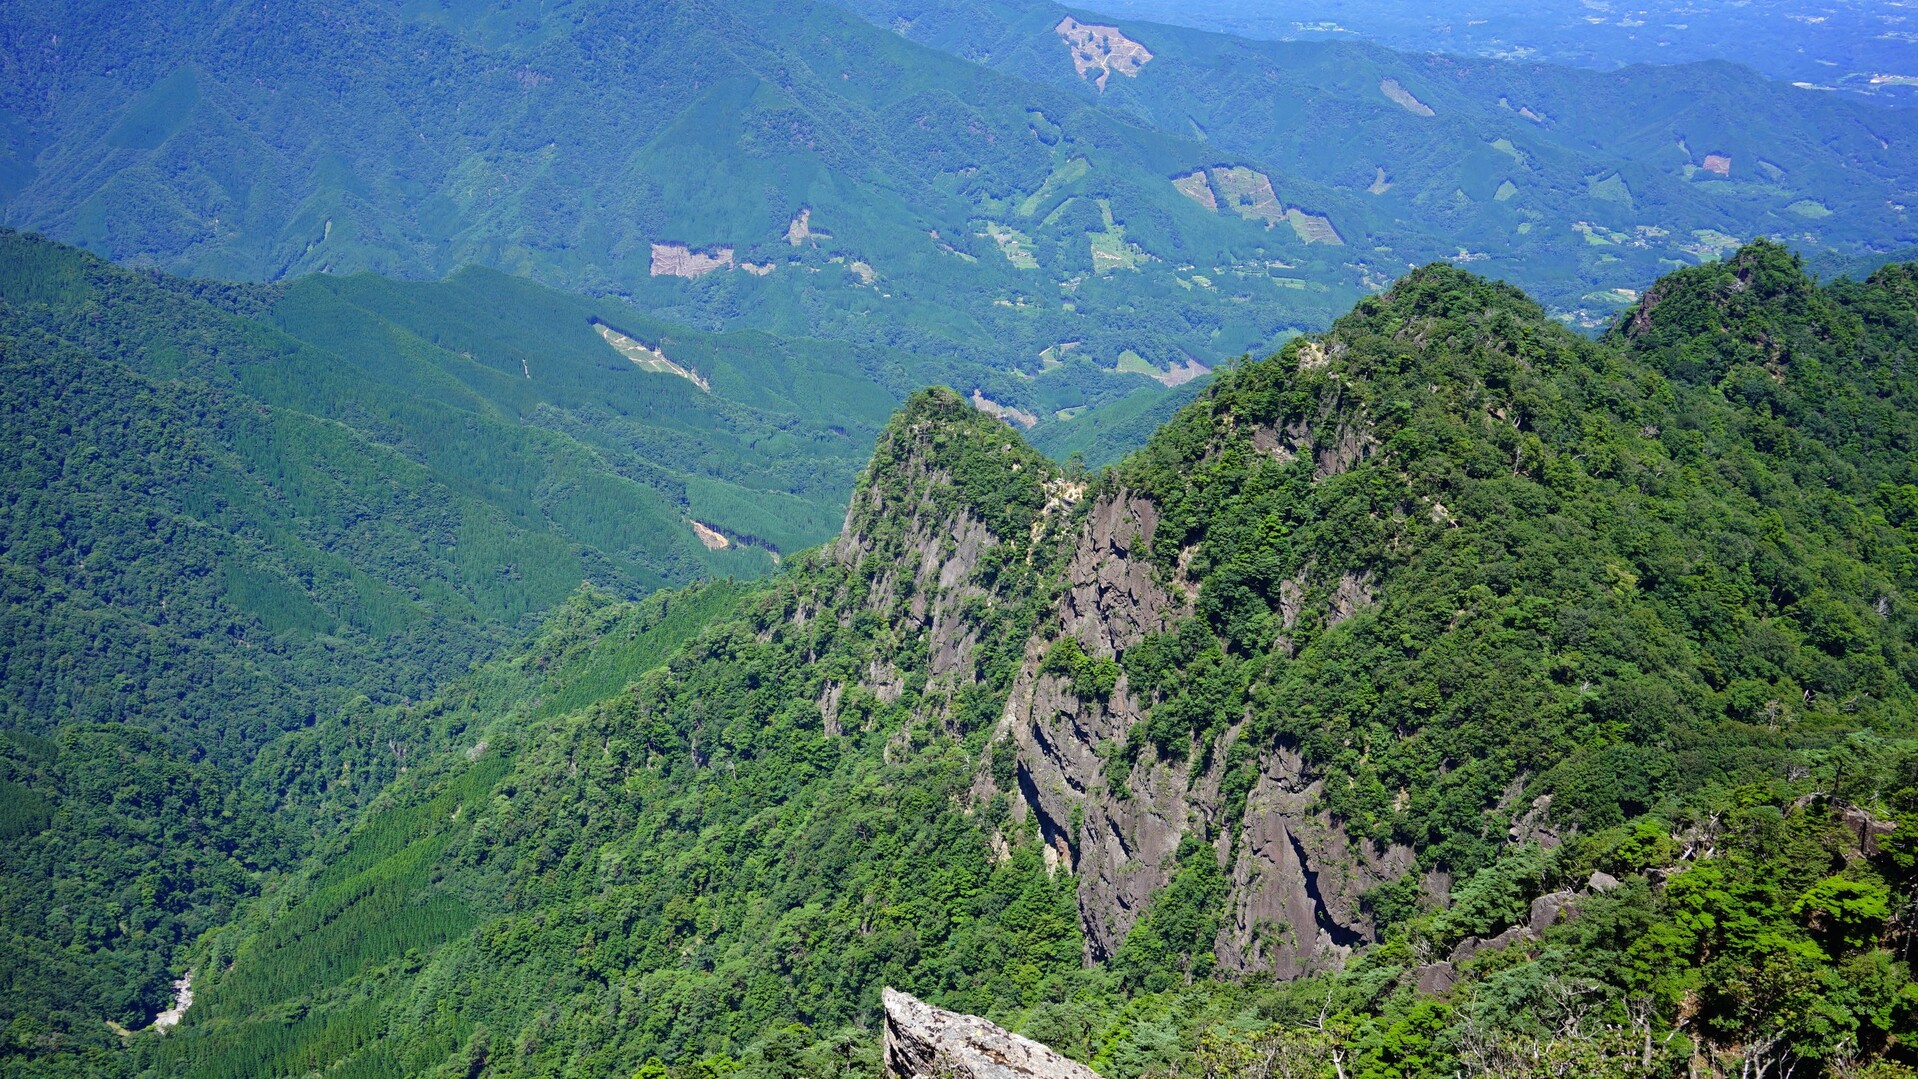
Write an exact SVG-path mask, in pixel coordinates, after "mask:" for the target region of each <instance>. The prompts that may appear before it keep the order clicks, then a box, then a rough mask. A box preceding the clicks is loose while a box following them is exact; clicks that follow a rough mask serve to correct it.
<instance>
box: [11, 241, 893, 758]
mask: <svg viewBox="0 0 1918 1079" xmlns="http://www.w3.org/2000/svg"><path fill="white" fill-rule="evenodd" d="M0 265H3V266H4V271H5V276H4V279H3V280H0V301H4V305H5V306H4V308H0V313H3V314H4V318H5V332H6V337H7V341H8V344H7V347H6V358H7V363H8V368H9V371H10V373H11V374H10V378H9V380H8V385H7V387H6V390H5V392H6V394H7V399H8V401H9V402H10V412H9V415H8V420H7V426H8V431H9V438H8V439H7V447H8V450H7V452H8V453H9V455H10V457H11V458H12V459H11V461H10V462H9V467H8V482H7V491H8V497H9V505H10V506H11V511H10V513H9V515H8V520H9V523H10V525H11V527H10V528H9V530H8V531H9V537H10V538H9V540H8V543H7V553H6V577H7V581H8V584H7V589H8V592H9V594H10V596H11V600H10V602H9V605H8V615H7V624H8V631H7V632H8V637H9V640H10V645H9V648H8V649H7V655H8V660H7V664H6V677H5V680H4V684H5V689H6V695H7V710H8V715H9V723H10V725H13V726H16V727H22V726H24V727H26V728H28V729H40V730H46V729H50V728H51V727H52V726H53V725H55V724H57V723H61V722H66V721H69V720H94V721H133V722H139V723H141V724H143V725H146V726H149V727H153V728H156V729H160V730H165V731H169V732H171V733H172V734H173V735H175V736H177V737H179V738H181V739H184V740H185V744H191V745H197V746H199V747H201V749H202V750H203V751H206V752H209V753H211V754H213V755H214V756H215V757H217V758H220V759H223V760H226V761H229V762H244V761H245V760H246V759H248V758H249V757H250V755H251V753H252V752H253V751H255V750H256V749H257V748H258V747H259V746H260V745H262V744H263V743H265V742H267V741H270V740H271V739H272V738H273V737H274V736H276V735H277V734H278V733H280V732H282V731H285V730H289V729H293V728H297V727H300V726H302V725H304V724H307V723H310V722H312V721H313V719H314V717H315V716H316V715H326V714H329V713H330V710H331V709H332V708H334V707H337V706H338V700H337V699H335V698H334V697H332V696H331V695H333V694H337V693H340V692H344V691H347V690H356V691H361V692H365V693H367V694H369V695H370V696H371V697H372V699H373V700H374V701H376V702H377V701H381V700H388V699H396V698H397V696H399V695H401V694H412V695H415V696H417V695H420V694H421V693H422V692H423V691H424V689H425V688H427V687H428V686H430V685H432V684H434V683H436V682H438V681H440V680H442V679H443V678H445V677H446V676H447V675H448V674H449V673H451V672H453V671H456V670H458V669H459V668H460V667H462V666H463V665H464V664H465V663H466V662H468V661H469V660H470V659H472V658H474V657H475V656H478V655H482V654H484V653H485V652H486V651H487V650H488V649H490V648H492V647H495V646H497V644H498V643H499V642H500V641H502V640H503V639H504V637H503V634H506V633H507V632H509V631H510V629H511V627H513V626H515V625H516V624H518V623H519V622H520V621H521V620H522V619H523V618H525V617H526V616H528V615H531V614H536V613H538V612H541V611H543V610H545V609H547V608H549V607H551V606H552V605H553V604H554V603H557V602H558V601H559V600H560V599H561V598H563V597H564V596H565V595H567V594H568V593H569V592H571V591H572V590H573V589H574V588H575V587H577V586H578V584H579V583H580V581H582V580H591V581H594V582H597V583H599V584H600V585H602V586H605V587H609V588H612V589H614V590H615V591H617V592H621V593H625V594H629V595H635V594H643V593H645V592H648V591H651V590H652V589H654V588H657V587H659V586H660V585H662V584H666V583H677V582H683V581H686V580H688V579H690V578H692V577H694V576H709V575H713V574H722V575H724V574H746V575H751V574H755V573H759V572H763V571H764V570H765V569H766V568H768V567H769V566H770V565H771V564H772V559H773V557H774V552H777V551H780V550H793V549H796V548H798V547H802V546H806V545H810V544H812V543H816V542H818V541H820V540H821V539H823V538H825V537H827V536H829V535H831V534H832V532H833V531H834V529H835V528H836V527H837V523H838V520H839V516H840V513H841V509H840V507H841V506H842V505H843V499H844V498H845V495H846V492H847V491H848V489H849V487H850V484H851V481H852V476H853V473H854V471H855V469H856V467H857V462H858V461H859V460H860V459H861V458H863V456H864V450H863V449H862V447H863V446H864V445H865V444H866V443H867V441H868V440H869V439H870V438H871V437H872V434H873V432H874V431H876V429H877V424H878V423H879V421H880V420H881V419H883V417H884V416H885V415H886V414H887V412H888V411H889V410H890V408H891V403H892V398H891V397H890V396H889V395H888V393H887V392H886V391H885V390H884V389H882V388H881V386H883V385H884V384H885V383H886V382H888V381H892V382H895V383H896V381H897V380H898V378H899V377H900V375H899V374H898V373H897V365H898V363H899V361H898V359H897V358H896V357H893V356H890V355H887V354H884V353H881V352H878V351H877V350H868V352H867V353H866V354H865V356H864V357H863V362H864V364H865V366H863V367H862V366H861V362H862V357H859V356H848V355H847V354H846V351H845V350H842V349H839V348H837V347H827V346H822V345H817V344H809V343H805V342H798V343H792V342H780V341H778V340H775V339H773V338H770V337H767V336H766V335H763V334H733V335H724V336H714V335H710V334H701V333H697V332H692V331H686V330H683V329H680V328H677V327H672V326H669V325H667V324H663V323H660V322H658V321H656V320H653V319H651V318H648V317H646V316H643V315H640V314H638V313H637V312H635V311H633V310H632V309H631V308H627V307H625V306H623V305H619V304H607V303H591V302H587V301H583V300H578V299H576V298H573V297H568V296H565V295H562V294H558V293H553V292H551V291H549V290H546V289H542V288H539V287H537V286H533V285H531V284H529V283H526V282H523V281H517V280H514V279H511V278H507V277H504V276H501V275H499V274H496V273H491V272H487V271H472V272H469V273H467V274H464V275H461V276H460V277H458V278H455V279H453V280H450V281H447V282H443V283H397V282H392V281H388V280H385V279H381V278H377V277H372V276H370V275H362V276H357V277H349V278H324V279H321V278H314V279H306V280H302V281H297V282H294V283H292V284H291V285H288V286H285V287H277V288H258V287H234V286H219V285H213V284H210V283H203V282H189V281H182V280H178V279H171V278H165V277H159V276H154V275H150V274H144V273H138V272H132V271H126V270H121V269H116V268H113V267H110V266H108V265H107V264H104V263H101V262H100V261H98V260H97V259H94V258H92V257H90V256H85V255H82V254H80V253H78V252H74V251H72V250H70V249H65V248H61V247H58V246H56V245H53V244H51V243H48V242H46V241H43V240H39V239H37V238H34V237H30V236H24V235H19V234H7V235H5V236H4V237H0ZM600 326H616V327H618V331H617V332H619V333H623V334H625V335H628V336H629V337H630V338H632V339H634V340H638V341H644V342H650V345H649V346H648V347H652V346H657V347H660V348H662V349H664V350H670V355H671V356H672V357H674V358H675V359H674V361H673V362H678V363H682V364H684V365H685V366H686V367H687V368H689V369H691V370H692V371H693V372H694V373H697V374H699V376H700V377H702V378H705V379H708V380H709V382H710V384H712V385H713V389H712V390H711V391H710V392H708V391H706V390H703V389H701V388H699V387H697V386H695V385H694V384H693V383H692V382H691V381H690V380H689V379H687V378H682V377H678V376H675V375H672V374H664V373H655V372H653V371H648V370H644V369H642V368H641V367H640V366H639V365H638V364H637V363H635V362H634V361H633V360H632V359H630V358H629V357H627V356H625V355H622V354H621V353H620V352H619V351H617V350H616V349H615V347H614V346H613V344H611V343H609V341H608V340H607V339H606V338H605V337H603V336H602V334H601V332H600V330H599V329H598V327H600ZM662 354H664V353H662ZM691 521H700V522H702V523H704V524H706V525H708V526H709V527H711V528H712V529H714V530H715V531H716V532H717V533H718V534H721V535H725V536H728V537H730V538H731V540H732V541H733V545H732V547H731V548H730V549H726V550H719V551H711V550H708V549H707V547H706V546H705V545H704V544H703V543H702V542H701V541H700V540H699V538H698V537H697V536H696V535H695V534H694V531H693V529H692V526H691V524H690V523H689V522H691ZM329 701H331V702H332V703H329Z"/></svg>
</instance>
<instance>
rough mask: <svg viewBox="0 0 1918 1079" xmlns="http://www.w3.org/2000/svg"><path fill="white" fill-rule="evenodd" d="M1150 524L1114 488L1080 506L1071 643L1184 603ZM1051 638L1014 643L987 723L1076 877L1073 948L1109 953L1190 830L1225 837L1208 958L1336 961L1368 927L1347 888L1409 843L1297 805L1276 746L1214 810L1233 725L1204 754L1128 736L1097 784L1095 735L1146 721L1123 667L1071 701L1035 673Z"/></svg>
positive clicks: (1314, 964) (1313, 796)
mask: <svg viewBox="0 0 1918 1079" xmlns="http://www.w3.org/2000/svg"><path fill="white" fill-rule="evenodd" d="M1158 522H1159V512H1158V508H1157V507H1156V506H1154V505H1153V504H1152V503H1151V502H1149V501H1147V500H1145V499H1143V498H1140V497H1138V496H1136V495H1134V494H1131V493H1128V492H1124V491H1120V492H1117V493H1115V494H1110V495H1107V496H1106V497H1104V498H1102V499H1100V500H1099V502H1098V503H1097V504H1095V505H1094V506H1092V507H1091V508H1090V510H1089V512H1088V513H1087V515H1086V520H1085V523H1084V525H1083V527H1082V530H1081V532H1080V535H1079V539H1078V542H1077V543H1076V545H1075V549H1074V553H1073V557H1072V561H1071V562H1070V564H1069V565H1068V567H1067V570H1066V588H1065V591H1064V594H1063V595H1062V596H1061V597H1060V600H1059V605H1058V608H1057V612H1056V617H1057V624H1056V629H1055V630H1053V631H1052V633H1055V634H1056V635H1057V636H1062V637H1063V636H1069V637H1073V638H1075V639H1076V640H1078V642H1079V644H1080V646H1081V647H1082V648H1083V649H1084V650H1085V652H1086V654H1088V655H1090V656H1093V657H1096V658H1103V657H1109V656H1116V655H1118V654H1120V653H1122V652H1124V651H1125V650H1126V649H1128V648H1131V647H1133V646H1134V645H1136V644H1138V643H1139V642H1140V641H1141V640H1142V639H1143V638H1145V637H1146V636H1147V635H1148V634H1153V633H1163V632H1167V631H1169V630H1171V629H1173V628H1174V627H1176V626H1177V624H1178V622H1179V621H1180V620H1181V619H1182V618H1184V617H1185V616H1186V615H1188V614H1189V613H1190V612H1191V603H1192V594H1191V589H1190V582H1186V581H1181V580H1170V581H1165V580H1161V579H1160V578H1159V577H1157V576H1156V575H1155V571H1154V569H1153V566H1152V563H1151V561H1150V560H1149V559H1148V558H1147V557H1146V551H1147V549H1148V548H1149V547H1150V545H1151V543H1152V536H1153V533H1154V531H1155V530H1156V528H1157V526H1158ZM1330 591H1331V596H1330V597H1329V602H1328V604H1327V606H1328V610H1327V611H1326V616H1327V619H1328V620H1337V619H1339V618H1343V617H1346V616H1349V615H1350V614H1351V613H1352V612H1353V611H1355V610H1357V609H1358V608H1359V607H1360V606H1363V605H1366V604H1369V603H1370V602H1371V601H1372V599H1371V593H1370V589H1369V582H1367V581H1365V580H1362V579H1360V578H1356V577H1352V578H1350V579H1346V580H1341V581H1340V582H1339V584H1337V585H1335V586H1333V587H1332V588H1331V589H1330ZM1319 594H1321V595H1323V594H1324V592H1323V591H1320V592H1319ZM1288 595H1291V596H1292V604H1291V606H1292V607H1293V608H1294V609H1293V610H1291V611H1289V612H1288V613H1289V614H1290V615H1291V616H1292V617H1296V615H1297V613H1298V612H1297V609H1296V608H1297V607H1298V606H1300V605H1302V604H1303V603H1304V602H1305V598H1304V597H1305V590H1304V588H1303V585H1302V584H1301V585H1300V586H1295V587H1294V588H1293V589H1292V591H1291V592H1290V593H1288ZM1288 624H1289V621H1288ZM1051 639H1052V637H1051V636H1049V635H1048V633H1047V630H1046V629H1045V628H1044V627H1041V629H1040V630H1039V632H1038V633H1037V634H1036V635H1035V637H1034V640H1033V642H1032V643H1031V644H1030V645H1029V646H1028V648H1027V654H1026V663H1025V668H1024V670H1023V672H1022V673H1021V675H1020V677H1019V679H1018V681H1017V682H1016V683H1015V684H1014V686H1013V690H1012V695H1011V697H1010V699H1009V700H1008V701H1007V704H1006V713H1005V717H1004V719H1003V720H1002V723H1001V729H1000V735H1001V737H1003V738H1006V739H1009V740H1010V741H1011V742H1012V743H1013V744H1014V745H1015V746H1016V747H1017V748H1018V770H1017V777H1018V784H1019V793H1020V795H1021V803H1020V804H1019V805H1018V806H1017V807H1016V810H1015V812H1019V813H1022V814H1023V813H1031V814H1033V815H1034V816H1035V817H1036V818H1037V822H1038V825H1039V832H1040V835H1041V837H1042V838H1043V839H1044V840H1045V842H1046V845H1047V849H1048V854H1047V861H1048V863H1049V864H1051V865H1054V866H1057V867H1059V868H1063V869H1068V870H1071V871H1072V872H1074V873H1075V874H1077V876H1078V878H1079V888H1078V892H1079V919H1080V925H1081V928H1082V929H1083V931H1084V934H1085V939H1086V952H1087V958H1088V959H1091V960H1102V959H1106V958H1109V957H1110V956H1112V955H1113V954H1114V953H1115V952H1117V950H1118V948H1119V945H1120V944H1121V943H1122V942H1123V941H1124V940H1125V936H1126V934H1127V933H1128V932H1129V931H1130V930H1131V928H1132V926H1133V925H1134V924H1135V923H1136V922H1137V921H1138V919H1139V917H1140V916H1141V915H1142V914H1143V913H1144V912H1145V909H1146V907H1147V906H1148V905H1149V904H1150V902H1151V899H1152V895H1153V893H1154V892H1155V891H1157V890H1158V889H1159V888H1161V887H1163V886H1164V885H1165V884H1166V882H1167V881H1168V880H1169V879H1170V878H1171V875H1172V871H1173V869H1174V865H1173V859H1174V856H1175V855H1176V854H1177V852H1178V849H1179V843H1180V841H1181V840H1182V839H1183V838H1184V837H1185V836H1186V835H1187V834H1193V833H1196V834H1200V835H1203V836H1208V837H1210V836H1220V835H1223V834H1226V833H1230V834H1232V835H1234V836H1235V837H1236V838H1235V839H1234V840H1232V843H1231V844H1228V843H1226V842H1225V841H1223V840H1221V841H1219V843H1218V845H1217V847H1216V849H1217V851H1218V854H1219V858H1220V862H1221V864H1222V865H1224V864H1227V863H1228V862H1229V864H1230V865H1231V866H1232V877H1231V880H1232V891H1231V896H1230V900H1229V902H1230V919H1229V921H1228V923H1227V925H1226V927H1225V929H1224V930H1223V931H1222V932H1221V933H1220V936H1219V939H1218V941H1217V943H1216V945H1215V950H1216V952H1217V955H1218V958H1219V961H1220V963H1221V964H1222V965H1223V966H1225V967H1228V968H1230V969H1234V970H1242V971H1253V970H1269V971H1272V972H1273V973H1275V974H1277V975H1278V976H1280V977H1288V978H1289V977H1297V976H1299V975H1302V974H1306V973H1310V972H1312V971H1315V970H1322V969H1326V968H1328V967H1332V966H1336V965H1338V964H1340V963H1342V962H1343V961H1344V958H1345V956H1346V955H1347V954H1349V953H1350V951H1351V949H1352V948H1353V947H1354V946H1355V945H1357V944H1360V943H1364V942H1367V941H1370V940H1371V939H1373V931H1372V924H1371V918H1370V917H1369V916H1367V915H1366V914H1365V913H1364V912H1362V911H1361V910H1360V908H1359V896H1360V895H1361V894H1363V893H1364V892H1365V891H1366V890H1368V889H1370V888H1372V887H1374V886H1376V885H1377V884H1380V883H1382V882H1384V881H1388V880H1392V879H1394V878H1396V877H1398V876H1399V875H1400V874H1402V873H1403V872H1405V871H1406V869H1408V868H1409V867H1410V865H1411V861H1412V855H1411V851H1410V850H1409V849H1406V848H1400V847H1395V848H1392V849H1390V850H1386V851H1376V850H1372V849H1370V848H1367V847H1364V846H1361V845H1357V844H1354V843H1352V842H1351V841H1350V840H1349V839H1348V837H1347V836H1346V834H1345V833H1344V831H1343V830H1342V829H1340V828H1339V827H1338V826H1337V825H1336V824H1334V823H1333V822H1332V820H1331V818H1330V817H1329V816H1327V815H1326V814H1325V813H1323V812H1321V811H1317V810H1315V809H1313V808H1312V807H1313V806H1314V804H1315V803H1316V802H1317V800H1318V793H1319V785H1318V783H1317V781H1316V780H1314V779H1312V778H1311V777H1309V776H1307V775H1306V774H1305V769H1304V765H1303V762H1302V761H1301V760H1300V759H1299V757H1298V755H1297V754H1296V753H1294V752H1292V751H1291V750H1289V749H1288V748H1286V747H1283V746H1274V747H1268V748H1266V749H1265V750H1264V751H1263V752H1262V753H1261V755H1260V763H1261V773H1260V777H1259V780H1258V783H1257V785H1256V787H1255V789H1254V790H1253V791H1252V792H1251V794H1250V795H1249V796H1248V798H1247V801H1246V807H1245V811H1244V813H1243V815H1242V816H1241V817H1240V818H1239V819H1238V820H1236V821H1228V820H1226V819H1225V818H1224V812H1225V811H1224V805H1223V800H1222V798H1221V796H1220V788H1221V785H1222V782H1223V780H1224V769H1225V763H1224V762H1225V761H1226V760H1227V758H1228V755H1229V754H1228V752H1227V751H1228V750H1229V748H1230V746H1231V744H1232V743H1233V742H1234V741H1236V740H1237V738H1238V737H1239V734H1240V732H1241V730H1242V729H1243V724H1235V725H1234V726H1233V727H1232V728H1231V729H1229V730H1228V731H1227V732H1226V733H1225V734H1224V735H1223V744H1222V745H1221V746H1219V747H1218V748H1217V749H1216V750H1215V751H1214V752H1213V753H1211V754H1209V755H1208V754H1205V753H1203V752H1200V747H1198V746H1196V745H1194V746H1193V747H1192V751H1191V752H1188V753H1187V754H1186V755H1185V758H1184V759H1183V760H1169V759H1164V758H1161V757H1160V756H1159V755H1158V754H1157V753H1156V752H1155V750H1154V749H1153V748H1152V747H1151V746H1145V747H1140V748H1139V756H1138V759H1137V762H1136V764H1135V765H1134V766H1133V768H1132V770H1131V772H1130V774H1129V775H1128V776H1127V778H1126V781H1125V784H1124V787H1123V788H1122V789H1121V790H1118V791H1114V790H1112V789H1110V784H1109V781H1108V780H1107V778H1106V773H1105V756H1103V755H1102V753H1101V747H1107V748H1106V752H1108V753H1109V752H1110V749H1111V746H1112V745H1113V744H1117V743H1123V742H1125V741H1126V739H1127V738H1128V737H1129V735H1130V732H1131V731H1132V729H1133V728H1134V726H1135V725H1137V724H1138V723H1139V722H1140V721H1141V720H1142V719H1143V718H1144V717H1145V705H1144V702H1142V701H1140V700H1139V699H1138V698H1137V697H1136V696H1135V694H1134V691H1133V688H1132V687H1131V686H1130V684H1129V683H1128V681H1127V679H1126V677H1125V676H1124V675H1121V676H1120V677H1119V679H1118V682H1117V685H1116V686H1115V687H1114V689H1113V692H1112V694H1111V696H1110V698H1109V699H1107V700H1105V701H1083V700H1080V699H1078V698H1077V697H1075V696H1074V695H1073V693H1072V690H1071V686H1070V683H1069V682H1068V681H1067V680H1066V679H1065V678H1063V677H1061V676H1059V675H1057V674H1051V673H1042V672H1041V666H1042V661H1043V657H1044V655H1045V648H1046V645H1047V644H1048V643H1049V641H1050V640H1051ZM1075 822H1076V827H1075ZM1228 825H1235V827H1228ZM1234 845H1236V849H1234Z"/></svg>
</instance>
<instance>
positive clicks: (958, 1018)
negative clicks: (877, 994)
mask: <svg viewBox="0 0 1918 1079" xmlns="http://www.w3.org/2000/svg"><path fill="white" fill-rule="evenodd" d="M881 999H882V1000H883V1001H884V1003H885V1007H886V1038H885V1064H886V1075H887V1077H888V1079H1099V1075H1098V1073H1097V1072H1095V1071H1093V1070H1092V1069H1091V1068H1088V1067H1086V1066H1085V1065H1084V1064H1080V1063H1078V1062H1077V1061H1074V1060H1069V1059H1067V1058H1066V1057H1063V1056H1060V1055H1059V1054H1058V1053H1055V1052H1053V1051H1052V1050H1050V1049H1048V1048H1046V1047H1045V1046H1043V1045H1040V1044H1039V1043H1038V1042H1035V1041H1033V1040H1032V1039H1030V1038H1022V1037H1020V1036H1019V1035H1017V1034H1014V1033H1012V1032H1011V1031H1009V1030H1006V1029H1004V1028H1002V1027H999V1026H996V1025H994V1024H992V1023H988V1022H986V1021H985V1020H984V1019H981V1018H979V1017H978V1016H973V1015H961V1014H960V1013H958V1012H949V1011H946V1010H944V1009H942V1008H935V1007H933V1006H932V1005H930V1004H927V1003H926V1002H925V1001H923V1000H920V999H919V998H917V997H914V996H912V995H911V994H908V993H901V992H899V991H898V990H897V989H891V988H888V989H886V990H885V991H884V992H883V993H882V994H881Z"/></svg>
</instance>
